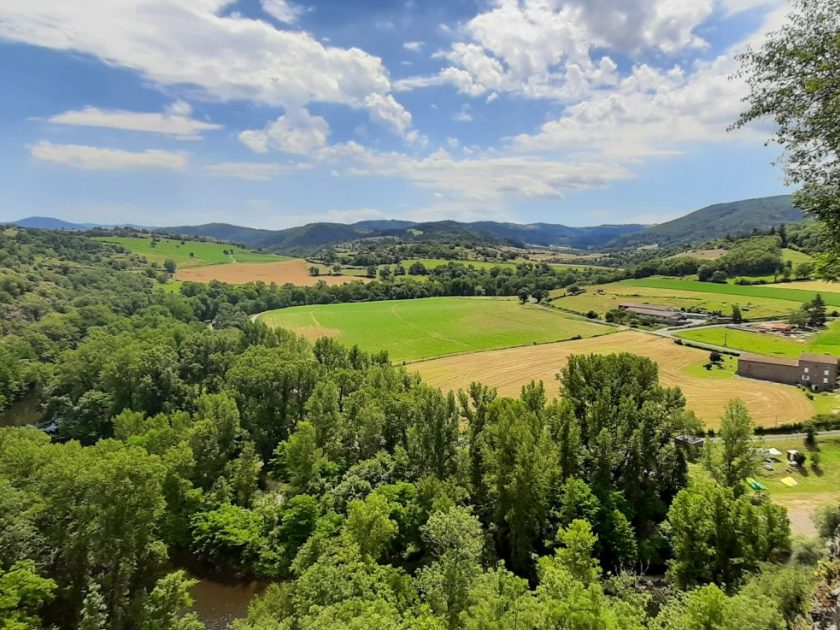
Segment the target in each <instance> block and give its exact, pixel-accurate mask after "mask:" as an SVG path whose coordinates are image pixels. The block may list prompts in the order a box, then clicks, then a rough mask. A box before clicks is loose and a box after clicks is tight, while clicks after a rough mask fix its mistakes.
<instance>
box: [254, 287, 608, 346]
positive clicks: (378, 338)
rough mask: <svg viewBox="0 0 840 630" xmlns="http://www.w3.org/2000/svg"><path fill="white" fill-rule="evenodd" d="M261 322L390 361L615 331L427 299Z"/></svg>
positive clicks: (517, 308)
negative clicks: (331, 340)
mask: <svg viewBox="0 0 840 630" xmlns="http://www.w3.org/2000/svg"><path fill="white" fill-rule="evenodd" d="M260 320H261V321H263V322H265V323H266V324H268V325H269V326H274V327H283V328H288V329H291V330H294V331H296V332H298V333H300V334H302V335H304V336H306V337H307V338H310V339H316V338H318V337H322V336H330V337H334V338H336V339H337V340H338V341H340V342H342V343H344V344H348V345H350V344H358V345H359V347H360V348H362V349H363V350H367V351H379V350H387V351H388V352H389V353H390V355H391V358H392V359H393V360H395V361H411V360H416V359H424V358H429V357H437V356H443V355H448V354H455V353H461V352H475V351H478V350H489V349H495V348H506V347H511V346H521V345H527V344H532V343H547V342H551V341H563V340H567V339H570V338H572V337H577V336H580V337H593V336H596V335H603V334H608V333H611V332H613V331H614V330H615V329H614V328H611V327H607V326H603V325H600V324H596V323H592V322H588V321H585V320H578V319H574V318H571V317H568V316H565V315H563V314H562V313H559V312H556V311H552V310H550V309H544V308H540V307H536V306H531V305H522V304H519V302H518V301H516V300H510V299H492V298H428V299H418V300H397V301H385V302H360V303H353V304H326V305H315V306H300V307H293V308H286V309H280V310H276V311H269V312H267V313H263V314H262V315H260Z"/></svg>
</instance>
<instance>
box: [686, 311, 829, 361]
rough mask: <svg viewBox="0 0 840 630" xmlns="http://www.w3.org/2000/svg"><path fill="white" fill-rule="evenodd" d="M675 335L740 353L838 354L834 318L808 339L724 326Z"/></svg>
mask: <svg viewBox="0 0 840 630" xmlns="http://www.w3.org/2000/svg"><path fill="white" fill-rule="evenodd" d="M676 336H677V337H680V338H682V339H689V340H691V341H701V342H704V343H708V344H712V345H715V346H723V347H726V348H732V349H733V350H741V351H743V352H753V353H756V354H764V355H768V356H776V357H788V358H792V359H795V358H798V357H799V355H800V354H802V353H803V352H827V353H830V354H836V355H840V320H835V321H834V322H832V323H831V324H829V327H828V328H827V329H826V330H824V331H822V332H819V333H817V334H816V335H814V336H813V337H812V339H811V341H810V342H800V341H795V340H793V339H788V338H786V337H782V336H778V335H773V334H768V333H758V332H749V331H745V330H733V329H731V328H725V327H718V328H702V329H698V330H686V331H683V332H680V333H677V334H676Z"/></svg>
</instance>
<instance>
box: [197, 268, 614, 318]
mask: <svg viewBox="0 0 840 630" xmlns="http://www.w3.org/2000/svg"><path fill="white" fill-rule="evenodd" d="M423 271H425V274H423V275H425V279H424V280H423V281H412V280H410V279H407V278H405V277H402V279H401V277H400V276H389V278H390V279H386V280H382V279H380V280H374V281H371V282H367V283H363V282H361V281H359V282H351V283H348V284H343V285H335V286H328V285H327V284H326V283H318V284H316V285H315V286H311V287H299V286H293V285H282V286H280V285H274V284H271V285H267V284H265V283H261V282H256V283H251V284H247V285H239V286H234V285H227V284H224V283H221V282H210V283H208V284H199V283H190V282H185V283H184V284H183V285H182V287H181V293H182V295H184V296H186V297H188V298H190V299H191V304H192V305H193V307H194V309H195V313H196V315H197V316H198V317H199V318H200V319H202V320H204V321H212V320H215V319H216V318H218V317H223V318H226V319H227V318H229V317H232V316H236V312H237V311H238V312H239V313H244V314H254V313H260V312H263V311H266V310H272V309H278V308H287V307H291V306H303V305H308V304H331V303H335V302H370V301H377V300H407V299H416V298H428V297H440V296H516V295H519V294H520V291H521V290H522V289H523V288H524V289H525V291H526V293H527V294H529V295H534V294H536V293H537V292H546V291H550V290H553V289H558V288H563V287H567V286H572V285H575V284H580V283H584V282H587V283H600V282H610V281H612V280H615V279H620V278H621V277H622V276H621V274H620V273H617V272H612V271H606V270H592V269H587V270H576V269H557V268H554V267H551V266H550V265H547V264H544V263H524V264H520V265H517V266H516V268H515V269H510V268H505V267H494V268H492V269H476V268H475V267H473V266H471V265H469V264H468V263H455V262H453V263H448V264H446V265H442V266H439V267H435V268H433V269H424V270H423Z"/></svg>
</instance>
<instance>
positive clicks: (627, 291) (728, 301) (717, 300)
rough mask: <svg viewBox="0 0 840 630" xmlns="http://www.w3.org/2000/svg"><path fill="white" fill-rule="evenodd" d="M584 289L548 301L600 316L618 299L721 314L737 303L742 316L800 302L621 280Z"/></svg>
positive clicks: (772, 312)
mask: <svg viewBox="0 0 840 630" xmlns="http://www.w3.org/2000/svg"><path fill="white" fill-rule="evenodd" d="M701 284H705V283H701ZM584 288H585V289H586V291H585V292H584V293H581V294H580V295H574V296H565V297H563V294H564V293H565V290H564V289H558V290H556V291H552V292H551V297H552V298H553V302H552V304H554V306H557V307H559V308H563V309H566V310H570V311H574V312H576V313H582V314H585V313H587V312H589V311H595V312H596V313H598V314H599V315H600V316H602V317H603V315H604V313H606V312H607V311H610V310H612V309H614V308H618V305H619V304H620V303H622V302H639V303H641V304H655V305H658V306H672V307H674V308H678V309H682V308H684V309H686V310H688V309H691V308H701V309H706V310H707V311H720V312H721V313H724V314H725V315H728V314H729V313H730V312H731V311H732V306H733V305H735V304H737V305H738V306H739V307H740V308H741V312H742V315H743V317H744V319H766V318H770V317H787V316H788V314H789V313H790V312H791V311H792V310H794V309H796V308H799V306H800V304H801V303H800V302H791V301H789V300H780V299H774V298H758V297H744V296H738V295H726V294H720V293H718V294H715V293H704V292H700V291H686V290H680V289H671V288H666V289H660V288H654V287H642V286H634V285H629V284H626V283H624V282H616V283H612V284H603V285H597V286H588V287H584ZM599 290H601V291H603V294H599V293H598V291H599Z"/></svg>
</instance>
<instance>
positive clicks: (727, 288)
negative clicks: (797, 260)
mask: <svg viewBox="0 0 840 630" xmlns="http://www.w3.org/2000/svg"><path fill="white" fill-rule="evenodd" d="M617 284H620V285H624V286H627V287H647V288H655V289H676V290H682V291H694V292H699V293H715V294H720V295H738V296H743V297H744V298H747V299H755V298H775V299H779V300H790V301H792V302H797V303H799V304H802V303H803V302H808V301H810V300H812V299H814V296H815V295H816V294H817V292H816V291H809V290H804V289H795V288H788V287H795V286H796V283H795V282H791V283H786V284H783V285H778V284H776V285H772V286H769V285H752V286H748V285H739V284H715V283H714V282H700V281H698V280H682V279H679V278H662V277H652V278H640V279H634V280H622V281H621V282H619V283H617ZM822 296H823V299H825V303H826V304H828V305H830V306H840V291H838V292H836V293H828V292H824V293H822Z"/></svg>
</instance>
